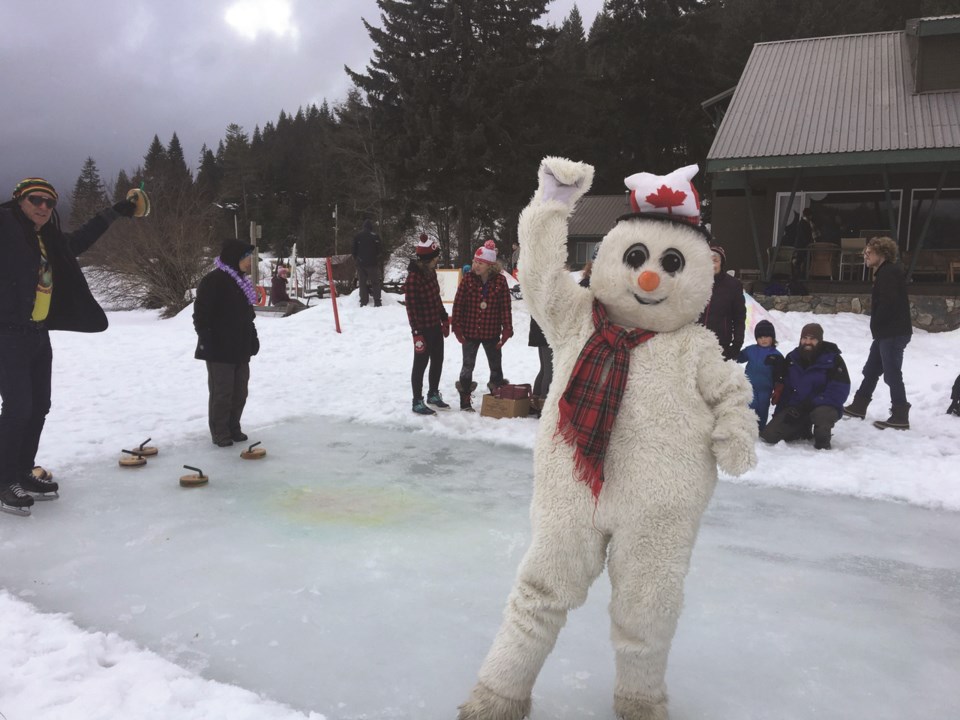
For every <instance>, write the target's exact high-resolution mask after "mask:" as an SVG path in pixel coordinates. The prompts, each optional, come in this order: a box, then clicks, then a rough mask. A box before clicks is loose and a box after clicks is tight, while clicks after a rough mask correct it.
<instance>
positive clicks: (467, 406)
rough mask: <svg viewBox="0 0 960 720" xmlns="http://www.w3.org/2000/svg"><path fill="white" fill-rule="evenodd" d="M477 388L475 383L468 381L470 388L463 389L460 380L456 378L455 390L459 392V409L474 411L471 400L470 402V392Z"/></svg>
mask: <svg viewBox="0 0 960 720" xmlns="http://www.w3.org/2000/svg"><path fill="white" fill-rule="evenodd" d="M476 389H477V384H476V383H475V382H473V383H470V389H469V390H465V389H464V387H463V386H462V385H461V384H460V381H459V380H457V392H458V393H460V409H461V410H463V411H464V412H474V409H473V402H472V395H471V394H470V393H472V392H473V391H474V390H476Z"/></svg>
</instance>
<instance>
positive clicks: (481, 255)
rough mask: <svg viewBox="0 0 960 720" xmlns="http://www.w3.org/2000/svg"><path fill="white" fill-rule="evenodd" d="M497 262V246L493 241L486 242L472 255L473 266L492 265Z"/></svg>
mask: <svg viewBox="0 0 960 720" xmlns="http://www.w3.org/2000/svg"><path fill="white" fill-rule="evenodd" d="M496 261H497V244H496V243H495V242H494V241H493V240H487V241H486V242H485V243H484V244H483V245H481V246H480V247H478V248H477V251H476V252H475V253H474V254H473V262H474V264H476V263H478V262H481V263H487V264H488V265H493V264H494V263H495V262H496Z"/></svg>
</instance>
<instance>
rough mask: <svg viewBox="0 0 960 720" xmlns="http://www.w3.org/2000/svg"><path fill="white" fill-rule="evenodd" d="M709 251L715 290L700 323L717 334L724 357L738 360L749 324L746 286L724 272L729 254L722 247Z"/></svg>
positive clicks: (717, 246)
mask: <svg viewBox="0 0 960 720" xmlns="http://www.w3.org/2000/svg"><path fill="white" fill-rule="evenodd" d="M710 251H711V252H712V254H713V292H712V293H711V295H710V302H709V303H707V307H706V308H704V310H703V312H702V313H701V314H700V320H699V321H698V322H699V323H700V324H701V325H703V326H704V327H706V328H707V329H708V330H712V331H713V334H714V335H716V336H717V340H718V341H719V342H720V348H721V350H723V359H724V360H733V361H734V362H736V359H737V357H738V356H739V355H740V349H741V348H742V347H743V333H744V329H745V328H746V323H747V303H746V301H745V300H744V299H743V285H741V284H740V281H739V280H737V279H736V278H735V277H732V276H731V275H727V273H726V272H724V265H725V264H726V262H727V255H726V253H725V252H724V251H723V248H722V247H720V246H719V245H711V246H710Z"/></svg>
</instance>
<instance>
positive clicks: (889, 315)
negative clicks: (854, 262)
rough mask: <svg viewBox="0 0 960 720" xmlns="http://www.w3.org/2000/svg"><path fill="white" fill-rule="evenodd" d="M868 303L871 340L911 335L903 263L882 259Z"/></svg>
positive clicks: (911, 329)
mask: <svg viewBox="0 0 960 720" xmlns="http://www.w3.org/2000/svg"><path fill="white" fill-rule="evenodd" d="M870 304H871V307H870V332H871V333H872V334H873V339H874V340H884V339H886V338H892V337H898V336H900V335H913V324H912V323H911V321H910V298H909V297H908V296H907V274H906V272H905V271H904V269H903V265H901V264H900V263H889V262H884V263H883V264H882V265H881V266H880V267H878V268H877V272H876V274H875V275H874V277H873V294H872V298H871V301H870Z"/></svg>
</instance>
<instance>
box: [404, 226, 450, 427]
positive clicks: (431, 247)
mask: <svg viewBox="0 0 960 720" xmlns="http://www.w3.org/2000/svg"><path fill="white" fill-rule="evenodd" d="M439 261H440V247H439V246H438V245H437V243H435V242H433V241H432V240H430V239H429V238H428V237H427V235H426V233H422V234H421V235H420V242H419V243H418V244H417V257H416V259H414V260H411V261H410V267H409V268H408V269H407V282H406V285H405V286H404V303H405V305H406V306H407V320H409V321H410V330H411V331H412V332H413V371H412V372H411V374H410V384H411V386H412V387H413V411H414V412H415V413H417V414H418V415H436V411H435V410H434V409H433V408H431V407H428V405H433V406H435V407H438V408H441V409H446V408H448V407H450V406H449V405H448V404H447V403H445V402H444V401H443V397H442V396H441V395H440V373H441V371H442V370H443V339H444V338H445V337H447V336H448V335H449V334H450V319H449V318H448V317H447V309H446V308H445V307H444V306H443V300H442V299H441V297H440V283H439V282H438V281H437V263H438V262H439ZM427 364H429V365H430V375H429V378H428V383H429V388H428V390H427V401H426V402H424V401H423V373H424V371H425V370H426V369H427Z"/></svg>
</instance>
